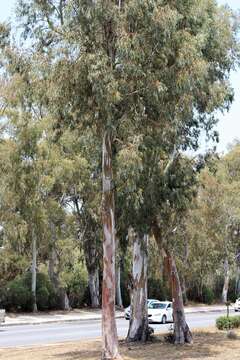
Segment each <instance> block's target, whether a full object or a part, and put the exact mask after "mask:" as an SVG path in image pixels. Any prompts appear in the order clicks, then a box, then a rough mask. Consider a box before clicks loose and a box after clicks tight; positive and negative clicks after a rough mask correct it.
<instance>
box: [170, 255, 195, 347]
mask: <svg viewBox="0 0 240 360" xmlns="http://www.w3.org/2000/svg"><path fill="white" fill-rule="evenodd" d="M165 262H166V266H167V269H168V274H169V280H170V284H171V290H172V302H173V320H174V342H175V344H184V343H192V341H193V339H192V334H191V331H190V329H189V326H188V324H187V322H186V317H185V312H184V305H183V295H182V290H181V284H180V280H179V275H178V271H177V267H176V263H175V259H174V257H173V255H171V254H170V253H166V257H165Z"/></svg>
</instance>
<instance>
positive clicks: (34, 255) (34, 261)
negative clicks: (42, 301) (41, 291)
mask: <svg viewBox="0 0 240 360" xmlns="http://www.w3.org/2000/svg"><path fill="white" fill-rule="evenodd" d="M31 273H32V285H31V290H32V306H33V312H37V311H38V309H37V295H36V289H37V238H36V234H35V231H34V229H33V230H32V267H31Z"/></svg>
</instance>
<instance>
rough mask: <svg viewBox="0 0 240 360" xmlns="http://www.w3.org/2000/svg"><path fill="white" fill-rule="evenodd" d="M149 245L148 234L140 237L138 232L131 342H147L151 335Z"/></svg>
mask: <svg viewBox="0 0 240 360" xmlns="http://www.w3.org/2000/svg"><path fill="white" fill-rule="evenodd" d="M147 246H148V236H147V235H144V236H142V237H140V236H139V234H136V236H135V239H134V244H133V270H132V271H133V274H132V292H131V317H130V321H129V330H128V335H127V341H129V342H133V341H142V342H145V341H146V340H148V338H149V335H150V331H149V327H148V309H147V266H148V264H147V263H148V256H147Z"/></svg>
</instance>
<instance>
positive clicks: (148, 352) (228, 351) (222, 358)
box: [0, 329, 240, 360]
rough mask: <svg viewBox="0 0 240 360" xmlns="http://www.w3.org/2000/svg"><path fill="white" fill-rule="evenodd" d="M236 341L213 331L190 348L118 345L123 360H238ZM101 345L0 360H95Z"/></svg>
mask: <svg viewBox="0 0 240 360" xmlns="http://www.w3.org/2000/svg"><path fill="white" fill-rule="evenodd" d="M238 335H239V336H238V339H237V340H230V339H228V338H227V336H226V333H224V332H216V331H215V330H213V329H212V330H211V329H210V330H204V331H201V332H196V333H195V335H194V344H193V345H186V346H174V345H170V344H166V343H165V342H164V341H163V338H162V337H157V338H156V340H155V341H154V342H153V343H151V344H146V345H127V344H125V343H124V342H121V345H120V351H121V354H122V356H123V359H124V360H212V359H217V360H237V359H239V358H240V332H239V333H238ZM100 353H101V341H100V340H99V339H98V340H95V341H89V342H78V343H64V344H59V345H51V346H41V347H32V348H18V349H11V350H10V349H6V350H4V349H2V350H0V359H1V360H80V359H81V360H99V359H100V358H101V356H100Z"/></svg>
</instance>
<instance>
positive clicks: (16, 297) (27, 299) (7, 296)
mask: <svg viewBox="0 0 240 360" xmlns="http://www.w3.org/2000/svg"><path fill="white" fill-rule="evenodd" d="M3 293H4V295H3V300H2V303H3V306H4V308H5V309H6V310H20V311H26V310H29V307H30V306H31V303H32V294H31V291H30V289H28V288H27V286H26V284H24V281H23V279H22V278H15V279H14V280H12V281H10V282H9V283H8V284H7V285H6V287H5V288H4V290H3Z"/></svg>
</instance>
